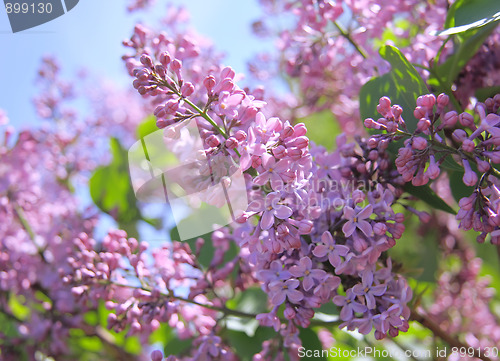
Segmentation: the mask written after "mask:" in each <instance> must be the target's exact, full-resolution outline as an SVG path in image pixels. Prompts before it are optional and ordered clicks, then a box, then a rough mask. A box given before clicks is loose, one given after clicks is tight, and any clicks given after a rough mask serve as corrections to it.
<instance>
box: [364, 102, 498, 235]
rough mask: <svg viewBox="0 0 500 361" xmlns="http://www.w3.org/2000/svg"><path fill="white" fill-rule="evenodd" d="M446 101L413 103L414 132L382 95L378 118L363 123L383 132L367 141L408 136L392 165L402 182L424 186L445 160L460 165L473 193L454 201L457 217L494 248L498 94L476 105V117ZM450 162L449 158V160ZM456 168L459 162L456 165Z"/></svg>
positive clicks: (384, 140)
mask: <svg viewBox="0 0 500 361" xmlns="http://www.w3.org/2000/svg"><path fill="white" fill-rule="evenodd" d="M448 102H449V98H448V96H447V95H445V94H441V95H439V96H438V97H437V98H436V97H435V96H434V95H432V94H427V95H423V96H421V97H419V98H418V99H417V107H416V108H415V111H414V116H415V118H416V119H419V121H418V123H417V126H416V130H415V131H414V132H413V133H410V132H409V131H408V129H407V126H406V123H405V121H404V119H403V118H402V117H401V114H402V109H401V107H399V106H398V105H392V106H391V101H390V99H388V98H387V97H383V98H381V99H380V103H379V105H378V107H377V110H378V112H379V113H380V114H381V115H382V118H379V119H378V120H376V121H375V120H373V119H371V118H368V119H366V120H365V126H366V127H368V128H370V129H377V130H382V131H385V133H384V134H379V135H375V136H373V137H372V138H371V141H372V142H374V143H377V142H386V141H395V140H398V139H402V138H407V139H406V140H405V141H404V147H402V148H400V149H399V151H398V157H397V158H396V166H397V169H398V171H399V173H400V174H401V175H402V177H403V180H404V181H405V182H409V181H411V182H412V183H413V185H416V186H420V185H424V184H427V183H428V182H429V180H431V179H436V178H438V177H439V174H440V168H441V167H443V166H446V163H445V162H452V164H455V165H456V166H458V167H459V164H460V165H461V166H462V167H463V178H462V180H463V183H464V184H465V185H466V186H469V187H474V189H473V191H472V194H471V195H470V196H468V197H463V198H462V199H460V201H459V206H460V210H459V212H458V214H457V219H458V220H460V227H461V228H462V229H464V230H470V229H474V230H475V231H476V232H480V234H479V236H478V238H477V239H478V241H479V242H484V240H485V238H486V236H487V235H488V234H490V235H491V242H492V243H493V244H499V238H498V236H499V235H500V228H499V225H500V223H499V220H500V216H499V215H498V199H499V198H498V195H499V194H500V193H499V189H498V184H499V183H498V182H499V181H498V177H499V175H500V173H499V172H498V170H497V169H496V167H497V166H496V164H498V163H500V157H499V154H500V151H499V149H498V148H497V147H498V145H499V144H500V138H499V136H500V128H499V125H500V116H499V115H498V110H499V108H500V95H496V96H495V97H494V98H488V99H486V101H485V102H484V103H477V104H476V106H475V114H471V113H468V112H463V113H461V114H458V113H457V112H456V111H446V108H447V106H448ZM450 158H451V159H450ZM457 162H458V163H459V164H458V163H457Z"/></svg>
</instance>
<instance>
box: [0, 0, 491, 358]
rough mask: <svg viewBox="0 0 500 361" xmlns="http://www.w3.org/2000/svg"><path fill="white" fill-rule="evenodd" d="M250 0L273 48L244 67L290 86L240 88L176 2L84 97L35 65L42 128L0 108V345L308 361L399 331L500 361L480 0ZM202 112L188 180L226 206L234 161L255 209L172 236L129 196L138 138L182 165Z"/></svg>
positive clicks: (16, 353) (393, 339)
mask: <svg viewBox="0 0 500 361" xmlns="http://www.w3.org/2000/svg"><path fill="white" fill-rule="evenodd" d="M484 2H485V3H492V2H491V1H489V2H488V1H487V0H485V1H484ZM150 3H151V2H150V1H135V2H132V3H131V4H130V5H129V8H128V9H129V10H130V11H135V10H138V9H144V10H147V7H148V6H149V5H150ZM464 4H465V5H464ZM261 5H262V6H263V8H264V9H265V10H266V14H267V15H266V18H265V19H262V20H259V21H257V22H256V23H255V24H254V30H255V31H256V32H257V33H258V34H259V35H265V36H269V35H274V34H276V33H277V34H278V43H277V52H276V53H275V54H268V55H267V56H263V55H261V56H260V59H261V60H262V59H273V57H277V59H275V60H277V61H276V62H275V64H268V65H267V66H266V67H265V65H264V64H263V62H258V61H257V62H256V61H253V62H251V64H250V66H249V68H250V69H249V70H250V73H251V74H252V75H253V77H252V79H251V82H250V83H253V82H255V81H257V80H259V79H260V80H266V79H264V75H265V76H271V75H273V74H274V75H275V76H278V75H279V74H280V72H281V75H283V76H284V78H285V80H287V81H288V83H289V84H290V90H291V91H292V93H293V92H295V93H293V95H290V94H285V95H283V94H281V93H280V92H278V91H273V88H272V85H268V86H267V87H262V86H254V87H250V86H245V85H243V84H245V83H244V81H243V79H242V76H241V75H240V74H237V73H236V72H235V71H234V70H233V69H232V68H231V67H230V66H226V65H224V64H223V56H222V55H220V54H219V53H218V52H217V50H216V48H215V47H214V46H213V45H211V44H210V43H209V42H208V41H207V40H206V39H205V38H203V37H202V36H200V35H199V34H197V33H195V32H194V31H193V30H189V29H188V28H187V24H186V12H185V10H184V9H182V8H175V7H169V8H168V10H167V15H166V17H165V18H164V19H163V20H162V22H161V28H160V30H159V31H158V30H155V28H154V27H153V26H149V25H143V24H137V25H136V26H135V28H134V29H133V33H132V36H131V37H130V39H128V40H125V41H124V42H123V44H124V46H125V47H126V50H125V54H124V55H123V57H122V58H123V61H124V65H125V68H126V71H127V72H128V74H129V75H130V78H131V81H130V83H131V84H130V87H129V88H128V89H125V90H123V89H116V90H113V91H103V92H102V93H101V92H99V91H95V90H94V93H92V92H91V91H90V90H89V88H88V87H85V81H86V79H81V80H82V81H81V82H80V83H77V82H74V84H73V82H72V81H67V80H63V79H62V78H61V76H60V66H59V65H58V64H57V62H56V61H55V60H54V59H52V58H46V59H44V60H43V61H42V66H41V68H40V71H39V82H38V83H39V86H40V89H41V90H40V94H39V95H38V96H36V97H35V99H34V100H33V103H34V105H35V109H36V111H37V114H38V116H39V117H40V118H42V119H45V120H47V121H48V123H46V125H45V126H44V127H41V128H40V129H29V130H24V131H21V132H18V133H17V134H16V133H15V131H14V130H13V129H12V128H11V127H9V126H8V125H7V124H8V118H7V115H6V113H5V112H3V111H0V127H3V129H4V130H3V131H4V139H3V143H2V144H1V145H0V159H1V163H0V164H1V166H0V174H1V175H2V177H1V178H0V219H1V220H2V222H1V226H0V240H1V242H0V260H1V262H0V320H1V322H2V323H5V324H6V325H7V326H8V327H5V329H2V330H0V334H1V335H2V337H1V339H0V357H1V358H2V359H5V360H20V359H26V360H35V359H55V360H66V359H68V360H69V359H75V357H76V358H78V359H82V360H86V359H96V358H99V359H110V360H133V359H138V360H148V359H151V360H153V361H159V360H163V359H166V360H168V361H173V360H255V361H257V360H299V359H300V350H304V349H308V350H312V349H314V348H316V349H317V348H321V349H322V350H323V351H327V353H328V351H329V350H331V349H332V348H335V349H336V350H344V349H347V347H348V346H347V345H353V344H355V345H357V346H359V347H375V346H377V347H380V348H383V349H384V350H386V347H387V345H389V344H390V343H393V344H395V345H397V346H398V347H399V348H400V349H401V350H402V351H403V352H404V351H405V347H406V346H405V345H406V344H408V345H411V346H412V347H426V348H428V349H431V348H432V349H436V348H439V347H442V348H444V347H448V349H449V350H450V352H449V353H447V354H446V355H445V356H446V358H447V359H449V360H457V359H465V358H468V359H482V360H485V361H487V360H494V359H498V350H496V351H497V352H496V353H495V348H496V347H497V345H498V340H499V337H500V336H499V330H498V328H499V325H498V320H497V318H498V315H497V314H496V312H497V311H496V309H495V306H497V305H498V296H497V295H496V293H495V292H494V291H495V289H494V288H489V280H488V278H487V277H485V273H487V272H490V273H491V274H492V276H493V277H497V276H498V269H496V268H495V265H497V264H498V259H497V257H496V253H497V252H498V249H499V248H498V247H499V240H500V215H499V208H498V205H499V201H498V200H499V199H500V191H499V187H500V184H499V183H498V179H499V178H500V173H499V170H498V169H497V168H498V163H500V150H498V149H497V146H498V145H500V141H499V139H500V138H499V137H500V115H499V112H498V111H499V108H500V95H495V93H496V92H497V91H498V89H497V88H496V84H495V83H491V82H490V83H488V82H487V78H488V75H489V74H490V73H488V74H483V73H481V72H478V70H477V69H478V68H481V67H482V66H483V65H484V66H485V67H487V69H490V68H491V70H490V71H491V74H492V76H493V75H494V74H495V71H496V70H497V69H496V63H495V62H494V61H493V60H492V58H491V56H490V54H489V53H488V52H486V51H485V47H486V48H489V47H493V45H492V44H494V43H495V41H496V40H497V37H498V32H497V30H495V26H496V22H495V21H496V20H498V19H497V18H495V17H492V19H494V21H493V20H492V21H491V22H490V23H489V24H486V25H484V26H479V25H474V24H475V23H474V22H473V21H472V20H474V19H475V18H474V16H481V15H484V12H481V11H484V9H482V10H481V11H478V14H475V13H472V15H471V17H472V20H471V19H469V18H467V17H466V16H465V15H464V13H467V14H469V15H470V13H471V12H472V10H471V8H472V9H474V6H472V7H471V6H470V3H467V2H460V1H457V2H455V3H453V2H448V1H441V0H440V1H435V2H423V1H420V0H411V1H410V0H408V1H403V2H400V3H398V4H393V3H388V2H383V1H372V0H369V1H339V2H334V1H308V0H301V1H295V0H294V1H288V0H287V1H283V2H277V1H261ZM490 5H491V4H490ZM492 6H493V5H492ZM279 14H281V15H282V16H283V15H284V16H285V17H286V21H285V22H284V24H285V25H286V26H285V28H283V29H272V28H271V27H270V23H272V22H273V19H275V17H277V16H278V15H279ZM490 15H491V16H493V15H494V14H493V13H492V14H490ZM405 16H410V18H411V19H412V20H411V21H410V20H408V21H404V20H403V17H405ZM464 18H465V19H468V20H470V22H466V23H463V21H464ZM475 20H477V19H475ZM461 22H462V23H461ZM471 24H472V25H471ZM464 27H465V30H463V28H464ZM471 39H472V40H471ZM477 39H479V40H481V42H483V41H484V42H485V44H486V45H485V46H484V47H480V44H478V45H474V46H473V49H474V51H468V52H467V51H464V50H463V49H464V48H465V47H467V46H472V45H470V44H471V42H474V41H475V40H477ZM450 67H451V68H450ZM450 69H451V70H450ZM493 79H496V78H493ZM87 80H88V81H89V82H90V83H91V84H94V83H93V82H94V81H95V80H94V79H92V78H90V79H87ZM81 83H83V86H82V87H81V89H80V87H78V86H77V84H81ZM102 87H103V89H108V88H106V87H105V85H104V84H103V86H102ZM112 89H114V88H112ZM132 89H134V91H132ZM434 93H435V94H434ZM484 94H485V95H484ZM483 95H484V96H483ZM481 97H482V98H481ZM75 99H80V100H87V101H89V104H90V105H89V112H88V114H78V112H77V111H76V110H74V108H72V101H73V100H75ZM118 107H120V108H123V109H124V112H123V113H119V112H117V108H118ZM318 114H319V116H320V117H322V118H324V119H322V120H323V122H322V123H321V126H315V124H314V122H310V121H308V120H310V119H309V118H311V119H313V118H314V116H315V115H316V116H318ZM124 119H125V120H124ZM316 119H317V118H316ZM325 119H326V121H325ZM305 123H307V125H306V124H305ZM336 123H338V124H340V128H342V130H343V132H340V131H339V132H336V131H334V130H332V128H331V126H332V125H333V124H336ZM324 124H328V126H325V129H319V133H326V135H327V137H328V138H329V139H330V140H331V142H328V143H325V142H323V141H322V139H324V138H321V137H318V136H317V134H318V128H321V127H322V126H323V125H324ZM189 125H195V126H196V128H197V129H198V130H199V135H200V139H201V142H202V144H203V148H201V149H199V150H198V153H197V154H198V158H197V159H196V160H195V161H194V163H193V164H194V165H195V166H193V167H191V168H190V173H189V174H188V175H187V176H185V175H183V174H179V175H177V176H178V178H179V179H181V181H180V182H179V183H180V184H181V186H182V187H184V190H186V191H190V192H195V191H196V192H198V191H200V192H201V191H204V190H205V193H203V196H204V197H205V198H203V200H206V201H207V203H210V204H215V205H218V206H219V207H222V206H224V205H225V202H226V199H227V190H231V187H232V186H233V187H236V186H235V185H234V184H232V183H231V178H230V176H231V175H232V174H234V172H240V174H243V176H244V179H245V189H236V191H237V192H243V193H246V194H247V196H248V201H249V202H248V206H247V208H246V209H244V210H243V211H242V212H239V213H237V215H236V216H235V217H234V218H235V221H234V222H232V223H231V224H229V225H226V226H220V225H218V224H213V231H212V232H211V233H209V234H207V235H200V237H195V238H194V239H190V240H187V241H182V240H180V239H181V237H180V236H179V234H177V233H178V231H177V229H176V228H174V229H172V230H168V229H167V228H168V227H169V226H168V225H165V224H161V222H160V221H159V220H157V219H152V218H150V217H148V216H147V211H148V210H147V205H145V204H144V203H141V202H138V201H137V199H136V198H135V194H134V189H133V187H132V184H131V180H130V179H129V169H128V167H127V165H128V163H127V152H126V150H125V149H126V148H125V147H128V146H131V144H132V143H133V142H134V141H139V142H140V141H142V142H144V137H145V136H147V135H148V134H151V133H152V132H155V131H156V132H161V134H162V139H163V141H164V143H165V144H164V145H165V150H164V153H162V152H160V154H162V155H166V154H167V153H168V152H167V148H171V149H175V150H176V152H177V153H176V154H177V155H179V156H182V155H184V156H185V157H188V154H187V153H188V152H187V149H190V147H191V146H192V139H191V138H190V137H189V134H188V133H187V132H186V129H187V127H188V126H189ZM363 125H364V126H363ZM315 127H316V128H315ZM497 129H498V130H497ZM108 142H109V149H110V150H111V151H110V152H108V151H107V149H108V148H107V147H108V146H107V144H108ZM333 142H335V147H333V146H332V145H333ZM110 153H111V155H112V156H110V155H109V154H110ZM103 154H104V155H103ZM201 159H209V162H208V165H201V164H203V163H202V162H201V161H200V160H201ZM148 161H149V159H148ZM196 166H199V167H198V168H196ZM499 169H500V168H499ZM214 182H217V183H223V184H224V188H223V189H224V191H225V193H224V192H211V191H206V189H207V187H208V186H209V185H210V184H213V183H214ZM87 188H88V193H89V194H90V198H91V199H92V202H93V204H91V205H85V206H84V205H82V203H83V204H85V201H84V200H83V201H82V199H81V197H80V196H79V195H78V192H77V191H76V190H77V189H87ZM232 190H234V188H233V189H232ZM174 211H175V210H174ZM105 214H107V215H108V216H111V217H112V218H113V219H114V221H115V226H116V227H115V229H110V230H109V231H107V232H106V235H104V236H103V235H102V233H100V232H99V227H98V226H97V225H98V222H99V220H100V219H102V218H103V217H105V216H104V215H105ZM162 216H164V215H162ZM139 225H141V226H143V225H149V226H154V227H156V228H158V229H161V230H163V231H166V230H167V231H171V233H170V238H171V239H170V240H167V241H163V242H161V244H157V243H156V242H149V241H150V240H148V239H145V237H144V234H142V228H141V227H139ZM471 230H472V231H473V232H474V235H473V237H471V232H468V233H467V232H465V231H471ZM474 237H476V239H477V242H474V241H471V238H474ZM486 238H488V239H489V240H491V242H490V243H491V244H483V243H484V242H485V240H486ZM492 255H493V257H492ZM481 257H482V258H484V259H483V260H481ZM434 258H435V259H434ZM482 262H484V266H485V267H484V268H481V263H482ZM492 286H494V287H495V286H496V285H495V284H494V283H492ZM353 335H354V336H353ZM399 340H403V341H402V343H400V341H399ZM374 345H375V346H374ZM463 350H465V351H463ZM322 357H323V359H325V360H326V359H327V358H326V357H324V353H323V354H322ZM332 357H333V356H332ZM330 358H331V357H330Z"/></svg>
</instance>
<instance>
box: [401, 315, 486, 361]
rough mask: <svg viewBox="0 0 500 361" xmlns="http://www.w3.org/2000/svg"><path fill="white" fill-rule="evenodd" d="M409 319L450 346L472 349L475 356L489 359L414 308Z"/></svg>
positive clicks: (484, 359) (484, 360)
mask: <svg viewBox="0 0 500 361" xmlns="http://www.w3.org/2000/svg"><path fill="white" fill-rule="evenodd" d="M410 320H413V321H417V322H418V323H420V324H421V325H422V326H424V327H425V328H428V329H429V330H430V331H432V333H433V334H434V335H435V336H437V337H439V338H440V339H441V340H443V341H444V342H446V343H447V344H448V345H450V346H451V347H457V348H458V349H460V348H462V347H463V348H464V349H467V350H470V349H473V350H474V357H475V358H478V359H481V360H483V361H491V359H490V358H489V357H487V356H485V355H484V353H482V352H480V351H478V349H477V348H472V347H469V346H467V345H465V344H463V343H462V342H460V341H459V340H458V339H456V338H455V337H453V336H452V335H450V334H449V333H448V332H446V331H444V330H443V329H442V328H441V327H440V326H439V325H438V324H437V323H436V322H434V321H433V320H431V319H430V318H429V317H428V316H426V315H423V314H421V313H419V312H418V311H416V310H412V311H411V315H410Z"/></svg>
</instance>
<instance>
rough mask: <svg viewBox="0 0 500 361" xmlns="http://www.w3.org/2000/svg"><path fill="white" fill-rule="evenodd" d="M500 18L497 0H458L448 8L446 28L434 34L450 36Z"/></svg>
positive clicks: (499, 5) (499, 3)
mask: <svg viewBox="0 0 500 361" xmlns="http://www.w3.org/2000/svg"><path fill="white" fill-rule="evenodd" d="M498 20H500V2H499V1H497V0H458V1H456V2H455V3H454V4H453V5H452V6H451V7H450V9H449V10H448V15H447V17H446V23H445V28H446V29H444V30H441V31H436V32H434V33H433V34H432V35H438V36H448V35H453V34H459V33H463V32H466V31H468V30H472V29H478V28H480V27H483V26H485V25H488V24H490V23H493V22H496V21H498Z"/></svg>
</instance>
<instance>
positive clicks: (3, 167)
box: [0, 130, 96, 360]
mask: <svg viewBox="0 0 500 361" xmlns="http://www.w3.org/2000/svg"><path fill="white" fill-rule="evenodd" d="M11 135H12V134H11V132H10V131H9V130H7V131H6V134H5V139H4V141H5V143H4V145H2V146H0V219H1V220H2V221H1V222H0V310H1V311H2V314H3V315H7V316H8V317H9V318H11V319H12V320H15V321H16V322H17V326H18V328H17V330H18V335H17V336H16V337H15V338H14V339H12V338H8V337H4V336H5V335H4V334H3V332H4V331H5V329H2V331H1V332H0V333H1V334H2V336H1V338H2V340H4V339H5V340H9V341H10V342H7V341H6V342H2V343H1V344H0V352H1V354H2V359H5V360H18V359H19V355H21V354H23V352H28V353H29V354H34V353H35V351H37V350H38V351H41V352H44V353H45V354H50V355H54V356H57V355H62V354H66V353H67V352H68V345H67V343H66V342H65V340H66V339H67V337H68V336H69V330H70V329H71V328H74V327H82V328H83V324H84V322H83V320H82V319H81V318H79V317H73V316H71V317H69V316H68V315H69V314H73V313H77V312H78V310H79V309H78V307H77V305H76V300H75V297H74V295H73V294H72V293H71V290H70V289H68V288H66V287H64V285H62V284H61V282H60V278H59V276H58V272H59V270H60V267H61V265H63V264H64V263H65V259H66V254H65V243H66V240H67V239H68V238H70V239H71V238H72V237H74V236H75V235H76V234H75V232H76V230H86V231H88V232H91V231H92V230H93V228H94V225H95V221H96V219H95V217H94V214H93V212H88V211H85V212H84V213H83V214H82V213H81V212H79V211H78V208H79V207H78V203H77V201H76V199H75V198H74V197H73V195H72V194H71V192H70V191H69V189H68V188H67V187H66V186H65V185H64V183H63V182H61V181H60V179H63V178H62V177H64V176H65V174H66V173H65V172H62V171H61V170H60V168H59V167H61V166H64V164H65V163H64V159H61V157H64V150H65V148H64V145H65V144H67V143H65V141H64V138H63V137H59V136H58V135H57V134H56V135H54V134H51V133H49V132H46V131H38V132H29V131H24V132H22V133H20V134H19V136H18V139H17V141H16V143H15V145H14V146H12V147H11V146H8V145H7V144H8V138H10V137H11ZM9 143H10V142H9ZM58 176H59V177H61V178H59V179H58ZM85 213H87V214H85ZM16 302H18V303H19V304H20V305H22V307H29V308H30V309H31V311H30V313H29V314H28V315H25V316H23V317H21V318H20V315H16V314H15V313H14V310H13V307H14V305H15V304H16ZM33 342H35V343H33ZM21 350H23V351H21Z"/></svg>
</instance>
